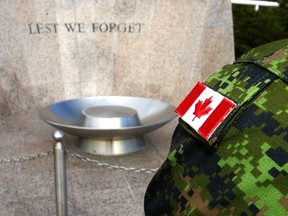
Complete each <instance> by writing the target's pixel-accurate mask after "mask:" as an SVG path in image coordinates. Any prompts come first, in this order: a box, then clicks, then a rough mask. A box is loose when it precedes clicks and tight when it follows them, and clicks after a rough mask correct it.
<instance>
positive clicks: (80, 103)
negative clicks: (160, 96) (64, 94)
mask: <svg viewBox="0 0 288 216" xmlns="http://www.w3.org/2000/svg"><path fill="white" fill-rule="evenodd" d="M174 109H175V108H174V106H172V105H170V104H167V103H165V102H163V101H159V100H154V99H148V98H141V97H128V96H99V97H88V98H79V99H72V100H66V101H61V102H57V103H54V104H51V105H49V106H47V107H44V108H42V109H41V110H40V111H39V114H40V117H41V118H42V119H43V120H44V121H45V122H47V123H48V124H50V125H52V126H54V127H55V128H57V129H60V130H62V131H64V132H67V133H70V134H73V135H76V136H78V137H80V141H79V143H78V144H77V147H78V148H79V149H80V150H81V151H84V152H86V153H92V154H100V155H120V154H128V153H132V152H135V151H139V150H141V149H143V148H145V147H146V143H145V139H144V137H143V135H144V134H145V133H148V132H151V131H153V130H155V129H158V128H159V127H161V126H163V125H164V124H166V123H168V122H169V121H171V120H172V119H173V118H174V117H175V116H176V115H175V113H174Z"/></svg>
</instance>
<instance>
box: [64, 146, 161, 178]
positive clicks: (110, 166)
mask: <svg viewBox="0 0 288 216" xmlns="http://www.w3.org/2000/svg"><path fill="white" fill-rule="evenodd" d="M66 152H67V153H68V155H70V156H72V157H76V158H77V159H79V160H81V161H84V162H90V163H94V164H96V165H97V166H101V167H106V168H108V169H116V170H124V171H129V172H135V173H154V172H157V170H158V169H159V168H144V167H143V168H135V167H125V166H119V165H113V164H109V163H104V162H100V161H98V160H94V159H91V158H88V157H85V156H83V155H80V154H78V153H76V152H73V151H70V150H67V151H66Z"/></svg>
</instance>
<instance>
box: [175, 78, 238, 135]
mask: <svg viewBox="0 0 288 216" xmlns="http://www.w3.org/2000/svg"><path fill="white" fill-rule="evenodd" d="M235 106H236V104H235V103H234V102H233V101H232V100H230V99H228V98H227V97H225V96H223V95H222V94H220V93H218V92H216V91H214V90H212V89H211V88H209V87H208V86H206V85H204V84H203V83H200V82H198V83H197V84H196V86H195V87H194V88H193V89H192V91H191V92H190V93H189V94H188V95H187V97H186V98H185V99H184V100H183V101H182V103H181V104H180V105H179V106H178V107H177V108H176V110H175V111H176V113H177V114H178V115H179V117H180V118H182V120H183V121H185V122H186V123H187V124H189V125H190V126H191V127H192V128H193V129H194V130H196V131H197V133H199V134H200V135H201V136H202V137H203V138H204V139H205V140H209V138H210V137H211V136H212V134H213V133H214V131H215V130H216V129H217V127H218V126H219V125H220V124H221V122H222V121H223V120H224V119H225V118H226V117H227V116H228V115H229V113H230V112H231V111H232V110H233V109H234V107H235Z"/></svg>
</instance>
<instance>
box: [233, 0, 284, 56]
mask: <svg viewBox="0 0 288 216" xmlns="http://www.w3.org/2000/svg"><path fill="white" fill-rule="evenodd" d="M277 2H279V3H280V6H279V7H261V6H260V7H259V10H258V11H255V6H248V5H239V4H233V5H232V10H233V25H234V40H235V57H236V59H237V58H238V57H240V56H241V55H242V54H243V53H245V52H246V51H248V50H249V49H251V48H254V47H257V46H259V45H262V44H265V43H269V42H272V41H276V40H280V39H284V38H288V0H277Z"/></svg>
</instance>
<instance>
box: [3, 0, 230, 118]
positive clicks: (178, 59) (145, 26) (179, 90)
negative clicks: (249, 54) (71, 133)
mask: <svg viewBox="0 0 288 216" xmlns="http://www.w3.org/2000/svg"><path fill="white" fill-rule="evenodd" d="M0 11H1V17H0V23H1V33H0V41H1V45H0V69H1V70H0V116H1V119H3V118H5V117H7V116H10V115H12V114H14V113H17V112H20V111H25V110H31V109H34V108H38V107H42V106H46V105H48V104H50V103H53V102H56V101H59V100H64V99H71V98H77V97H86V96H99V95H125V96H142V97H149V98H154V99H160V100H163V101H165V102H169V103H171V104H173V105H175V106H176V105H177V104H178V103H179V102H180V101H181V100H182V99H183V97H184V96H185V95H186V94H187V93H188V92H189V91H190V89H191V88H192V87H193V85H194V84H195V83H196V82H197V81H202V80H205V79H206V78H207V77H208V76H209V75H210V74H211V73H213V72H215V71H216V70H218V69H219V68H220V67H221V66H222V65H224V64H227V63H232V61H233V59H234V44H233V29H232V12H231V3H230V1H229V0H225V1H212V0H204V1H203V0H201V1H200V0H195V1H187V0H180V1H174V0H160V1H158V0H157V1H154V0H145V1H140V0H109V1H106V0H93V1H92V0H86V1H80V0H76V1H71V0H64V1H60V0H43V1H20V0H15V1H12V2H11V1H8V0H2V1H1V2H0Z"/></svg>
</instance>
